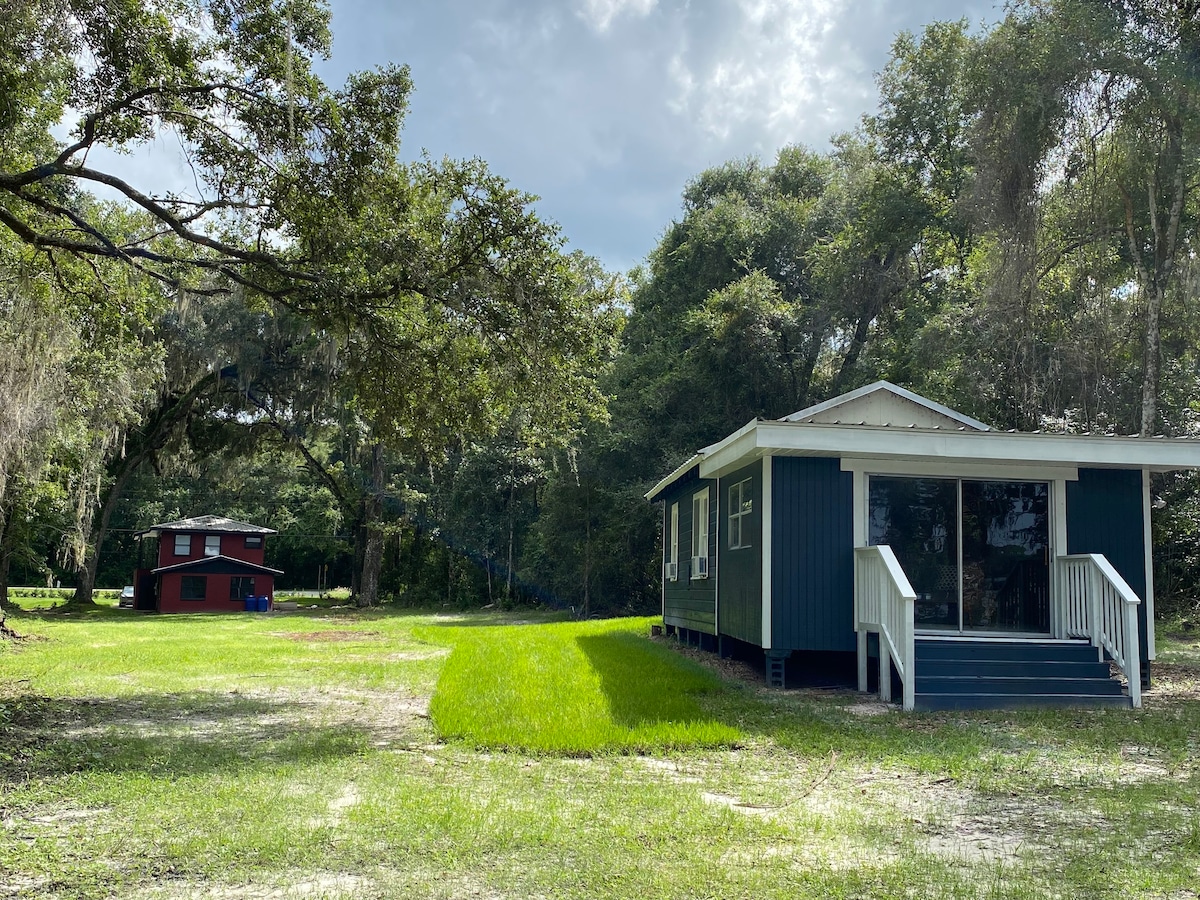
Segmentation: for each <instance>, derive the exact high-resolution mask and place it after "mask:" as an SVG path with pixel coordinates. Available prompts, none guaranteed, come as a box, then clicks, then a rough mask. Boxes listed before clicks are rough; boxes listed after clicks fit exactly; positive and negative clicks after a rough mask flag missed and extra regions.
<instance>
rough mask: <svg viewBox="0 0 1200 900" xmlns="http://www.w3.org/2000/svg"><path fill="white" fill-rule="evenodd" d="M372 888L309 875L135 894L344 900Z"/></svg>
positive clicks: (178, 898)
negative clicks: (272, 881) (273, 881)
mask: <svg viewBox="0 0 1200 900" xmlns="http://www.w3.org/2000/svg"><path fill="white" fill-rule="evenodd" d="M372 887H373V883H372V882H371V881H370V880H369V879H366V878H361V877H359V876H357V875H306V876H301V877H298V878H297V879H296V880H295V881H293V882H292V883H291V884H287V885H281V886H275V885H263V884H241V885H206V884H203V883H191V884H189V883H187V882H176V883H174V884H169V885H155V886H153V887H150V888H147V889H146V890H144V891H142V892H140V893H138V894H136V895H135V896H136V897H138V898H145V900H151V898H159V897H169V898H171V900H301V898H314V900H315V898H320V900H342V898H352V897H362V896H364V895H366V894H367V892H368V891H369V890H370V889H371V888H372Z"/></svg>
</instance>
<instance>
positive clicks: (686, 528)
mask: <svg viewBox="0 0 1200 900" xmlns="http://www.w3.org/2000/svg"><path fill="white" fill-rule="evenodd" d="M705 485H707V486H708V488H709V493H708V577H707V578H698V579H696V580H694V581H693V580H692V571H691V569H692V496H693V495H694V494H695V493H697V492H698V491H700V490H701V489H703V487H704V486H705ZM662 499H663V501H664V505H665V509H666V514H665V519H664V521H665V522H666V527H665V529H664V541H669V540H670V539H671V504H672V503H678V504H679V580H678V581H667V580H666V568H665V567H664V568H663V622H665V623H666V624H667V625H676V626H678V627H680V628H690V629H691V630H692V631H701V632H704V633H705V634H716V633H717V611H716V606H717V578H718V577H719V575H720V571H721V567H720V566H719V565H718V561H717V554H716V531H717V508H718V503H717V483H716V482H715V481H708V480H704V481H701V480H697V479H684V481H683V482H682V483H680V484H679V485H676V486H674V487H673V488H672V489H671V491H670V493H667V494H664V495H663V498H662ZM669 558H670V549H669V548H664V552H663V559H664V560H666V559H669Z"/></svg>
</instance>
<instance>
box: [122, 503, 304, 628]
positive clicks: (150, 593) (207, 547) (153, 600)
mask: <svg viewBox="0 0 1200 900" xmlns="http://www.w3.org/2000/svg"><path fill="white" fill-rule="evenodd" d="M275 533H276V532H275V531H274V530H272V529H270V528H263V527H262V526H260V525H247V524H246V523H245V522H235V521H234V520H233V519H227V518H225V517H224V516H195V517H193V518H190V519H180V520H179V521H177V522H163V523H162V524H161V525H152V526H151V527H149V528H147V529H146V530H145V531H141V532H138V535H137V536H138V537H139V538H142V539H145V538H151V539H157V540H158V558H157V563H158V565H157V566H155V567H154V568H143V569H138V570H137V573H136V575H135V577H134V581H133V585H134V595H133V605H134V607H135V608H136V609H145V610H157V611H158V612H234V611H237V610H244V609H245V608H246V598H247V597H250V596H256V597H261V596H267V597H273V596H274V594H275V576H276V575H282V574H283V572H281V571H280V570H279V569H272V568H269V567H267V566H265V565H263V549H264V548H263V545H264V543H265V542H266V538H267V535H269V534H275Z"/></svg>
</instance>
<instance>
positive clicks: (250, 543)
mask: <svg viewBox="0 0 1200 900" xmlns="http://www.w3.org/2000/svg"><path fill="white" fill-rule="evenodd" d="M260 547H262V535H261V534H252V535H250V536H249V537H247V538H246V549H247V550H258V549H259V548H260Z"/></svg>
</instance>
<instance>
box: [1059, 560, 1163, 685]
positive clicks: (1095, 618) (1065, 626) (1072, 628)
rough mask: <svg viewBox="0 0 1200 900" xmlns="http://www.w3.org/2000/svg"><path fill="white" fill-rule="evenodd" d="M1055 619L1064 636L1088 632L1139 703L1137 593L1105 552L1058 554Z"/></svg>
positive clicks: (1140, 682)
mask: <svg viewBox="0 0 1200 900" xmlns="http://www.w3.org/2000/svg"><path fill="white" fill-rule="evenodd" d="M1058 564H1059V565H1058V569H1059V579H1060V580H1059V591H1058V599H1057V601H1056V602H1057V603H1058V606H1059V610H1058V621H1059V623H1060V628H1061V630H1062V634H1063V636H1064V637H1074V638H1086V639H1087V640H1089V641H1091V643H1092V646H1093V647H1095V648H1096V652H1097V656H1098V657H1099V659H1100V661H1101V662H1103V661H1104V653H1105V651H1107V652H1108V655H1109V657H1110V658H1111V659H1112V661H1113V662H1115V663H1116V664H1117V668H1119V669H1120V670H1121V673H1122V674H1123V675H1124V676H1125V678H1126V681H1127V682H1128V684H1129V699H1130V701H1131V702H1132V704H1133V705H1134V706H1135V707H1137V706H1141V705H1142V672H1141V647H1140V645H1139V637H1138V620H1137V607H1138V604H1139V603H1141V602H1142V601H1141V599H1140V598H1139V597H1138V595H1137V594H1135V593H1134V592H1133V589H1132V588H1131V587H1130V586H1129V584H1128V583H1127V582H1126V581H1125V579H1124V578H1122V577H1121V573H1120V572H1118V571H1117V570H1116V569H1114V568H1113V566H1112V563H1110V562H1109V561H1108V560H1107V559H1106V558H1105V557H1104V555H1103V554H1100V553H1076V554H1071V555H1069V556H1060V557H1058Z"/></svg>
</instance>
